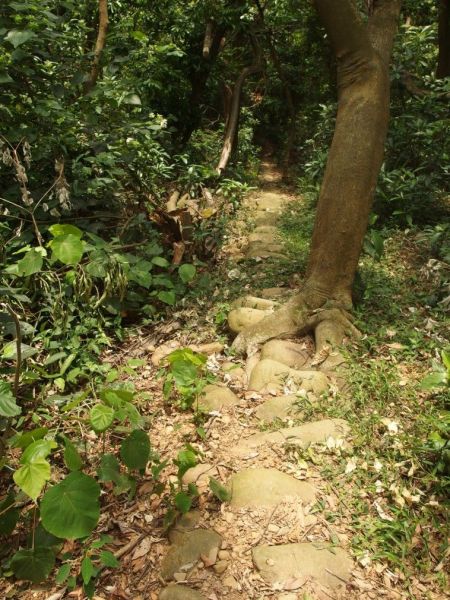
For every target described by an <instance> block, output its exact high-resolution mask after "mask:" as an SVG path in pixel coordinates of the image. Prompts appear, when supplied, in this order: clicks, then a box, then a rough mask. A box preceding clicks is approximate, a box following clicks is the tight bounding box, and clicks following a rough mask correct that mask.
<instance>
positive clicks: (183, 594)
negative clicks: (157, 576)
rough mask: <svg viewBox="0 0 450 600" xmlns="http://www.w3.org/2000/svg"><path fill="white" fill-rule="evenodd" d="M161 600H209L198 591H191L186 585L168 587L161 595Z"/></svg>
mask: <svg viewBox="0 0 450 600" xmlns="http://www.w3.org/2000/svg"><path fill="white" fill-rule="evenodd" d="M159 600H207V599H206V598H205V596H203V594H200V592H197V590H191V589H190V588H188V587H187V586H185V585H176V584H172V585H169V586H167V587H166V588H165V589H164V590H163V591H162V592H161V593H160V595H159Z"/></svg>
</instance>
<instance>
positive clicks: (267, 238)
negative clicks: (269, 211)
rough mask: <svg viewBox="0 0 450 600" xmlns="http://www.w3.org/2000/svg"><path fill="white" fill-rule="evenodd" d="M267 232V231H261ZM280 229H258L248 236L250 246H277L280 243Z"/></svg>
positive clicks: (267, 227)
mask: <svg viewBox="0 0 450 600" xmlns="http://www.w3.org/2000/svg"><path fill="white" fill-rule="evenodd" d="M261 229H262V230H267V231H261ZM277 233H278V228H277V227H273V226H272V227H271V226H267V225H266V226H265V227H257V228H256V229H255V230H254V231H253V233H251V234H250V235H249V236H248V242H249V244H276V243H277V241H278V235H277Z"/></svg>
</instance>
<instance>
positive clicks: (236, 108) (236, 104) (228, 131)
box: [216, 64, 261, 175]
mask: <svg viewBox="0 0 450 600" xmlns="http://www.w3.org/2000/svg"><path fill="white" fill-rule="evenodd" d="M260 70H261V65H260V64H256V65H251V66H250V67H245V68H244V69H242V71H241V72H240V74H239V77H238V78H237V80H236V83H235V84H234V87H233V95H232V97H231V108H230V114H229V118H228V120H227V124H226V128H225V137H224V142H223V146H222V153H221V155H220V159H219V163H218V164H217V167H216V171H217V173H219V175H220V174H221V173H222V172H223V171H224V170H225V169H226V167H227V164H228V161H229V160H230V156H231V153H232V151H233V148H234V146H235V142H236V138H237V131H238V123H239V114H240V111H241V96H242V87H243V85H244V82H245V80H246V79H247V77H248V76H249V75H253V73H257V72H258V71H260Z"/></svg>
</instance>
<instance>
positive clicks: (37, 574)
mask: <svg viewBox="0 0 450 600" xmlns="http://www.w3.org/2000/svg"><path fill="white" fill-rule="evenodd" d="M54 566H55V554H54V552H53V551H52V550H51V549H50V548H39V547H37V548H34V549H32V550H19V551H18V552H16V553H15V554H14V556H13V557H12V559H11V569H12V571H13V573H14V575H15V576H16V577H17V579H23V580H25V581H32V582H33V583H38V582H39V581H43V580H44V579H47V577H48V576H49V575H50V573H51V572H52V569H53V567H54Z"/></svg>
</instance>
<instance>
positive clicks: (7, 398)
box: [0, 381, 22, 417]
mask: <svg viewBox="0 0 450 600" xmlns="http://www.w3.org/2000/svg"><path fill="white" fill-rule="evenodd" d="M21 412H22V409H21V408H20V406H17V404H16V399H15V398H14V396H13V393H12V390H11V386H10V385H9V383H6V381H0V417H16V416H17V415H20V413H21Z"/></svg>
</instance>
